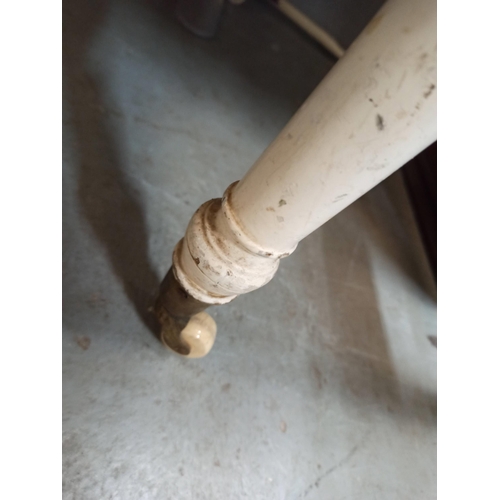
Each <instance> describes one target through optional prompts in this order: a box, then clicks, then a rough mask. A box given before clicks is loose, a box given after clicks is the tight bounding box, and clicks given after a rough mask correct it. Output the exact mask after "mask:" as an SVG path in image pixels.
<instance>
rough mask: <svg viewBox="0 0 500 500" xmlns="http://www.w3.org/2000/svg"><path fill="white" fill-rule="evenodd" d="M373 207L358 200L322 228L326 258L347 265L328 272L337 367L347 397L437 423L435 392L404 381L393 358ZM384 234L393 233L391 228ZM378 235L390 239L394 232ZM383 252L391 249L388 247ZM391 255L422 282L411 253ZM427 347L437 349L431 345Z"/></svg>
mask: <svg viewBox="0 0 500 500" xmlns="http://www.w3.org/2000/svg"><path fill="white" fill-rule="evenodd" d="M380 194H381V193H378V195H379V196H380ZM370 208H371V203H367V200H364V202H362V203H358V205H357V209H356V211H352V210H351V212H350V214H346V215H349V216H348V217H346V218H345V219H346V220H345V221H344V220H343V219H344V216H341V217H342V218H340V217H339V218H336V219H334V220H332V221H330V222H329V223H327V225H325V228H324V231H323V232H322V234H323V248H324V253H325V258H326V259H328V260H332V258H334V259H338V260H339V261H340V262H348V263H349V264H348V266H347V267H344V268H342V269H338V268H335V266H331V268H330V269H331V271H330V272H329V273H328V288H327V289H328V290H329V294H328V295H329V296H328V297H327V298H326V303H327V304H328V305H329V307H330V308H331V309H330V311H329V314H330V323H331V324H332V325H335V327H334V329H335V332H332V335H335V341H334V343H333V344H332V345H333V346H334V347H333V350H334V355H335V358H336V360H337V361H336V367H337V369H340V372H341V377H342V380H343V385H344V390H345V392H346V398H347V399H348V400H354V401H358V402H359V403H362V407H363V408H369V411H370V412H371V411H375V410H376V411H379V412H383V413H391V414H394V415H395V416H396V417H403V418H406V419H414V418H417V419H419V420H421V421H423V422H427V423H428V424H429V425H432V426H434V425H435V420H436V408H437V401H436V394H431V393H426V392H425V391H423V390H422V389H421V388H419V387H417V386H412V385H411V383H408V382H405V383H404V384H403V383H401V381H400V380H399V377H398V373H397V371H396V369H395V366H394V362H393V360H392V357H391V356H392V355H391V350H390V346H389V343H388V339H387V334H386V332H385V328H384V325H383V320H382V318H381V315H380V304H379V300H378V297H377V290H376V288H375V284H374V282H373V270H372V263H371V259H370V255H369V251H368V248H367V244H366V238H368V239H370V240H372V238H373V234H372V233H373V232H374V229H373V228H377V227H378V225H379V224H380V220H379V218H377V217H376V219H377V220H375V221H370V222H369V223H366V222H365V217H369V214H368V212H370ZM392 218H394V215H392ZM396 218H397V217H396ZM367 231H368V233H367ZM384 232H389V233H391V230H390V227H389V228H385V229H384ZM392 236H394V235H392ZM380 239H383V240H384V242H386V243H387V241H389V242H390V240H391V234H389V235H387V234H385V236H383V237H380ZM372 241H373V240H372ZM377 241H378V240H377ZM394 247H396V248H399V247H400V243H398V244H395V245H394ZM382 250H383V251H387V247H386V246H384V247H383V248H382ZM388 253H389V256H390V258H391V259H395V260H396V262H397V263H398V264H400V265H401V271H402V272H403V273H405V274H406V275H407V276H408V275H410V277H411V278H412V280H414V282H416V283H419V282H421V281H420V279H419V276H418V273H416V272H414V270H413V269H412V268H411V262H408V259H407V258H405V257H408V256H407V255H406V256H402V255H399V254H398V255H394V254H393V252H388ZM409 253H410V254H411V253H412V252H411V251H410V252H409ZM408 266H409V267H408ZM401 334H402V335H404V334H405V332H401ZM424 334H425V332H424V333H423V335H424ZM429 348H430V349H434V347H433V346H432V345H431V344H430V343H429Z"/></svg>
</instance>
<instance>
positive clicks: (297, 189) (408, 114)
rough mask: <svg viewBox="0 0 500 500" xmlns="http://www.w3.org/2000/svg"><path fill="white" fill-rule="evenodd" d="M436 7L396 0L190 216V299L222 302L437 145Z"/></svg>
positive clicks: (178, 264) (185, 271)
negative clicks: (252, 159) (247, 162)
mask: <svg viewBox="0 0 500 500" xmlns="http://www.w3.org/2000/svg"><path fill="white" fill-rule="evenodd" d="M436 47H437V45H436V2H435V0H420V1H418V2H415V1H412V0H389V2H387V3H386V4H385V5H384V7H383V8H382V9H381V10H380V11H379V12H378V14H377V15H376V16H375V17H374V19H373V20H372V21H371V22H370V24H369V25H368V26H367V27H366V28H365V30H364V31H363V32H362V34H361V35H360V36H359V37H358V39H357V40H356V41H355V42H354V43H353V45H352V46H351V47H350V48H349V49H348V51H347V52H346V54H345V56H344V57H343V58H342V60H340V61H339V62H338V63H337V64H336V65H335V67H334V68H333V69H332V70H331V71H330V73H329V74H328V75H327V76H326V78H325V79H324V80H323V82H322V83H321V84H320V85H319V86H318V88H317V89H316V90H315V91H314V92H313V94H312V95H311V96H310V97H309V98H308V99H307V101H306V102H305V103H304V104H303V105H302V107H301V108H300V109H299V110H298V112H297V113H296V114H295V116H294V117H293V118H292V119H291V120H290V122H289V123H288V124H287V125H286V127H285V128H284V129H283V130H282V132H281V133H280V134H279V135H278V137H277V138H276V139H275V140H274V141H273V142H272V144H271V145H270V146H269V147H268V148H267V149H266V150H265V151H264V153H263V154H262V156H261V157H260V158H259V159H258V160H257V162H256V163H255V164H254V165H253V167H252V168H251V169H250V170H249V172H248V173H247V174H246V175H245V177H244V178H243V179H242V180H241V181H240V182H238V183H235V184H233V185H231V186H229V188H228V189H227V190H226V192H225V194H224V197H223V198H222V199H216V200H210V201H208V202H207V203H205V204H204V205H202V206H201V207H200V209H198V211H197V212H196V213H195V214H194V216H193V218H192V220H191V222H190V224H189V226H188V228H187V231H186V235H185V238H184V239H183V240H181V241H180V242H179V244H178V245H177V247H176V249H175V251H174V256H173V272H174V276H175V277H176V279H177V281H178V282H179V283H180V284H181V286H182V288H184V289H185V290H186V291H187V292H188V294H189V295H190V296H191V297H193V298H195V299H196V300H198V301H200V302H203V303H206V304H209V305H211V304H224V303H227V302H229V301H231V300H233V299H234V298H235V297H237V296H238V295H240V294H242V293H247V292H250V291H252V290H255V289H257V288H260V287H261V286H263V285H265V284H266V283H267V282H268V281H269V280H270V279H272V277H273V276H274V274H275V272H276V271H277V269H278V265H279V261H280V259H281V258H283V257H286V256H288V255H290V254H291V253H292V252H293V251H294V249H295V248H296V246H297V244H298V243H299V242H300V240H302V239H303V238H305V237H306V236H307V235H308V234H310V233H311V232H313V231H314V230H315V229H317V228H318V227H319V226H321V225H322V224H324V223H325V222H326V221H327V220H329V219H330V218H332V217H333V216H335V215H336V214H337V213H339V212H340V211H341V210H343V209H344V208H346V207H347V206H349V205H350V204H351V203H353V202H354V201H355V200H356V199H358V198H359V197H360V196H362V195H363V194H364V193H366V192H367V191H368V190H370V189H371V188H373V187H374V186H376V185H377V184H378V183H380V182H381V181H382V180H384V179H385V178H386V177H387V176H389V175H390V174H392V173H393V172H394V171H395V170H396V169H398V168H399V167H401V166H402V165H404V164H405V163H406V162H407V161H409V160H410V159H411V158H413V157H414V156H415V155H416V154H418V153H419V152H420V151H422V150H423V149H424V148H426V147H427V146H428V145H430V144H431V143H432V142H434V141H435V140H436V101H437V100H436V94H437V92H436V87H437V81H436Z"/></svg>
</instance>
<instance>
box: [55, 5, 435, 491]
mask: <svg viewBox="0 0 500 500" xmlns="http://www.w3.org/2000/svg"><path fill="white" fill-rule="evenodd" d="M63 22H64V26H63V28H64V33H63V43H64V50H63V63H64V68H63V77H64V82H63V99H64V105H63V115H64V126H63V145H64V149H63V203H64V218H63V230H64V234H63V292H64V304H63V497H64V499H67V500H69V499H74V500H77V499H78V500H80V499H82V500H83V499H86V500H102V499H123V500H129V499H130V500H138V499H159V500H160V499H161V500H163V499H179V500H183V499H239V498H251V499H301V498H307V499H320V500H321V499H325V500H326V499H339V500H340V499H394V500H396V499H397V500H401V499H430V498H434V497H435V496H436V348H435V347H434V345H432V343H431V342H430V341H429V338H428V337H429V336H434V335H436V302H435V286H434V283H433V281H432V276H431V273H430V270H429V267H428V264H427V261H426V259H425V255H424V253H423V248H422V244H421V242H420V239H419V236H418V232H417V229H416V226H415V222H414V219H413V216H412V213H411V210H410V206H409V204H408V199H407V196H406V194H405V192H404V190H403V186H402V182H401V178H400V176H399V175H398V174H396V175H394V176H392V177H391V178H389V179H388V180H387V181H385V182H384V183H383V184H382V185H380V186H379V187H377V188H376V189H374V190H373V191H372V192H370V193H369V194H367V195H366V196H364V197H363V198H362V199H360V200H359V201H358V202H356V203H355V204H353V205H352V206H351V207H349V208H348V209H347V210H345V211H344V212H343V213H341V214H340V215H339V216H337V217H336V218H334V219H333V220H331V221H330V222H329V223H327V224H326V225H325V226H323V227H322V228H321V229H319V230H318V231H317V232H316V233H314V234H313V235H311V236H310V237H309V238H307V239H306V240H304V241H303V242H302V243H301V244H300V245H299V247H298V249H297V250H296V252H295V253H294V254H293V255H292V256H290V257H289V258H287V259H285V260H284V261H283V262H282V265H281V267H280V270H279V272H278V274H277V276H276V277H275V279H274V280H273V281H272V282H271V283H269V284H268V285H267V286H266V287H264V288H263V289H261V290H259V291H256V292H253V293H251V294H248V295H246V296H243V297H240V298H239V299H237V300H236V301H234V302H233V303H231V304H229V305H227V306H224V307H221V308H212V310H211V313H212V315H213V316H214V317H215V319H216V321H217V322H218V326H219V332H218V338H217V341H216V344H215V347H214V349H213V351H212V352H211V353H210V355H209V356H208V357H206V358H204V359H202V360H185V359H181V358H179V357H176V356H175V355H174V354H172V353H170V352H169V351H167V350H165V349H164V348H163V347H162V346H161V345H160V344H159V343H158V341H157V340H156V339H155V337H154V335H153V333H152V329H154V327H155V324H154V322H153V321H152V318H151V317H150V315H149V313H148V311H147V308H148V305H149V304H150V303H151V299H152V297H153V296H154V294H155V291H156V288H157V286H158V284H159V281H160V280H161V278H162V277H163V275H164V273H165V272H166V271H167V269H168V267H169V266H170V255H171V251H172V249H173V247H174V245H175V243H176V242H177V240H178V239H179V238H180V237H182V235H183V233H184V230H185V228H186V225H187V223H188V221H189V218H190V216H191V215H192V213H193V212H194V210H195V209H196V208H197V207H198V206H199V205H200V204H201V203H202V202H204V201H206V200H207V199H209V198H213V197H218V196H220V195H221V194H222V193H223V191H224V189H225V187H226V186H227V185H228V184H229V183H230V182H232V181H234V180H237V179H239V178H241V176H242V175H243V173H244V172H245V171H246V170H247V169H248V168H249V167H250V166H251V164H252V163H253V161H255V160H256V159H257V157H258V156H259V155H260V153H261V152H262V151H263V149H264V148H265V147H266V146H267V144H268V143H269V142H270V141H271V140H272V139H273V138H274V136H275V135H276V134H277V133H278V132H279V130H280V129H281V128H282V127H283V125H284V124H285V123H286V121H287V120H288V119H289V118H290V117H291V115H292V114H293V112H294V111H295V110H296V109H297V108H298V106H299V105H300V104H301V102H303V100H304V99H305V98H306V97H307V95H308V94H309V93H310V92H311V91H312V90H313V89H314V87H315V86H316V85H317V83H318V82H319V81H320V80H321V78H322V77H323V76H324V75H325V73H326V72H327V71H328V70H329V68H330V67H331V66H332V64H333V63H334V60H333V59H330V58H329V56H328V55H327V54H326V53H325V52H323V51H321V50H319V49H318V47H317V46H316V45H315V44H314V43H311V42H310V41H309V40H308V39H307V37H304V36H302V35H301V34H300V33H299V32H298V31H297V30H296V29H295V28H294V27H293V26H291V25H290V24H289V23H286V22H283V19H282V18H281V17H280V16H279V15H277V13H275V12H273V11H272V10H270V9H269V8H268V7H266V6H265V5H264V4H262V3H259V2H254V1H251V0H249V1H248V2H247V3H245V4H244V5H243V6H241V7H235V6H229V7H228V8H227V10H226V13H225V16H224V18H223V21H222V24H221V27H220V30H219V33H218V35H217V37H216V38H215V39H214V40H210V41H206V40H201V39H198V38H196V37H194V36H193V35H191V34H190V33H189V32H187V31H186V30H185V29H183V28H182V27H181V26H180V25H179V24H178V23H177V22H176V21H175V17H174V15H173V10H172V5H171V3H169V2H163V3H162V2H141V1H139V0H137V1H126V0H123V1H109V2H104V1H93V2H85V1H83V0H82V1H79V2H75V1H71V0H66V1H65V2H64V5H63Z"/></svg>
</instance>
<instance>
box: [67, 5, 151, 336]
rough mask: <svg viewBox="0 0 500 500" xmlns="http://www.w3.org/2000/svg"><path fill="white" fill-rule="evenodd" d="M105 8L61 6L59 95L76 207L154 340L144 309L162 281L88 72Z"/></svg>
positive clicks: (100, 98)
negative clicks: (67, 121)
mask: <svg viewBox="0 0 500 500" xmlns="http://www.w3.org/2000/svg"><path fill="white" fill-rule="evenodd" d="M107 6H108V3H107V2H105V1H89V2H82V1H78V0H66V1H65V2H64V4H63V93H64V94H65V96H66V97H67V102H69V105H70V110H69V111H70V114H71V117H72V124H73V129H74V132H75V135H76V144H75V149H76V153H77V156H78V161H79V165H78V201H79V204H80V209H81V211H82V213H83V215H84V217H85V218H86V220H87V221H88V222H89V224H90V226H91V227H92V229H93V231H94V233H95V235H96V236H97V238H98V239H99V241H100V243H101V244H102V245H103V246H104V247H105V249H106V251H107V254H108V256H109V259H110V262H111V265H112V269H113V271H114V272H115V274H116V275H117V276H118V278H119V279H120V281H121V283H122V284H123V287H124V290H125V292H126V294H127V296H128V298H129V300H130V301H131V303H132V304H133V305H134V307H135V309H136V311H137V313H138V315H139V317H140V318H141V319H142V321H143V322H144V323H145V324H146V326H147V327H148V328H149V329H150V330H151V331H152V332H154V333H155V334H157V331H158V325H157V324H156V321H155V318H154V316H153V315H152V314H151V313H149V312H148V308H149V307H150V305H151V303H152V301H153V298H154V295H155V293H156V291H157V289H158V286H159V284H160V280H159V278H158V276H157V275H156V274H155V272H154V270H153V267H152V265H151V262H150V260H149V256H148V234H147V230H146V223H145V218H144V213H143V209H142V206H141V200H140V198H139V193H138V191H137V190H136V189H135V188H134V187H133V186H132V185H131V183H129V181H128V180H127V177H126V175H125V173H124V172H123V170H122V162H121V152H120V151H119V149H118V148H117V142H118V141H117V140H115V134H116V131H115V130H114V129H113V128H112V127H110V126H109V125H108V123H107V120H106V117H105V115H104V114H103V112H102V110H103V109H104V106H105V104H106V103H105V99H104V97H103V92H102V89H101V86H100V83H99V78H98V76H96V75H95V74H91V73H90V72H89V71H88V70H87V68H86V57H87V52H88V49H89V46H90V43H91V42H92V38H93V36H94V35H95V33H96V31H97V30H98V29H99V27H100V25H101V23H102V22H103V21H104V19H105V16H106V10H107Z"/></svg>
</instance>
